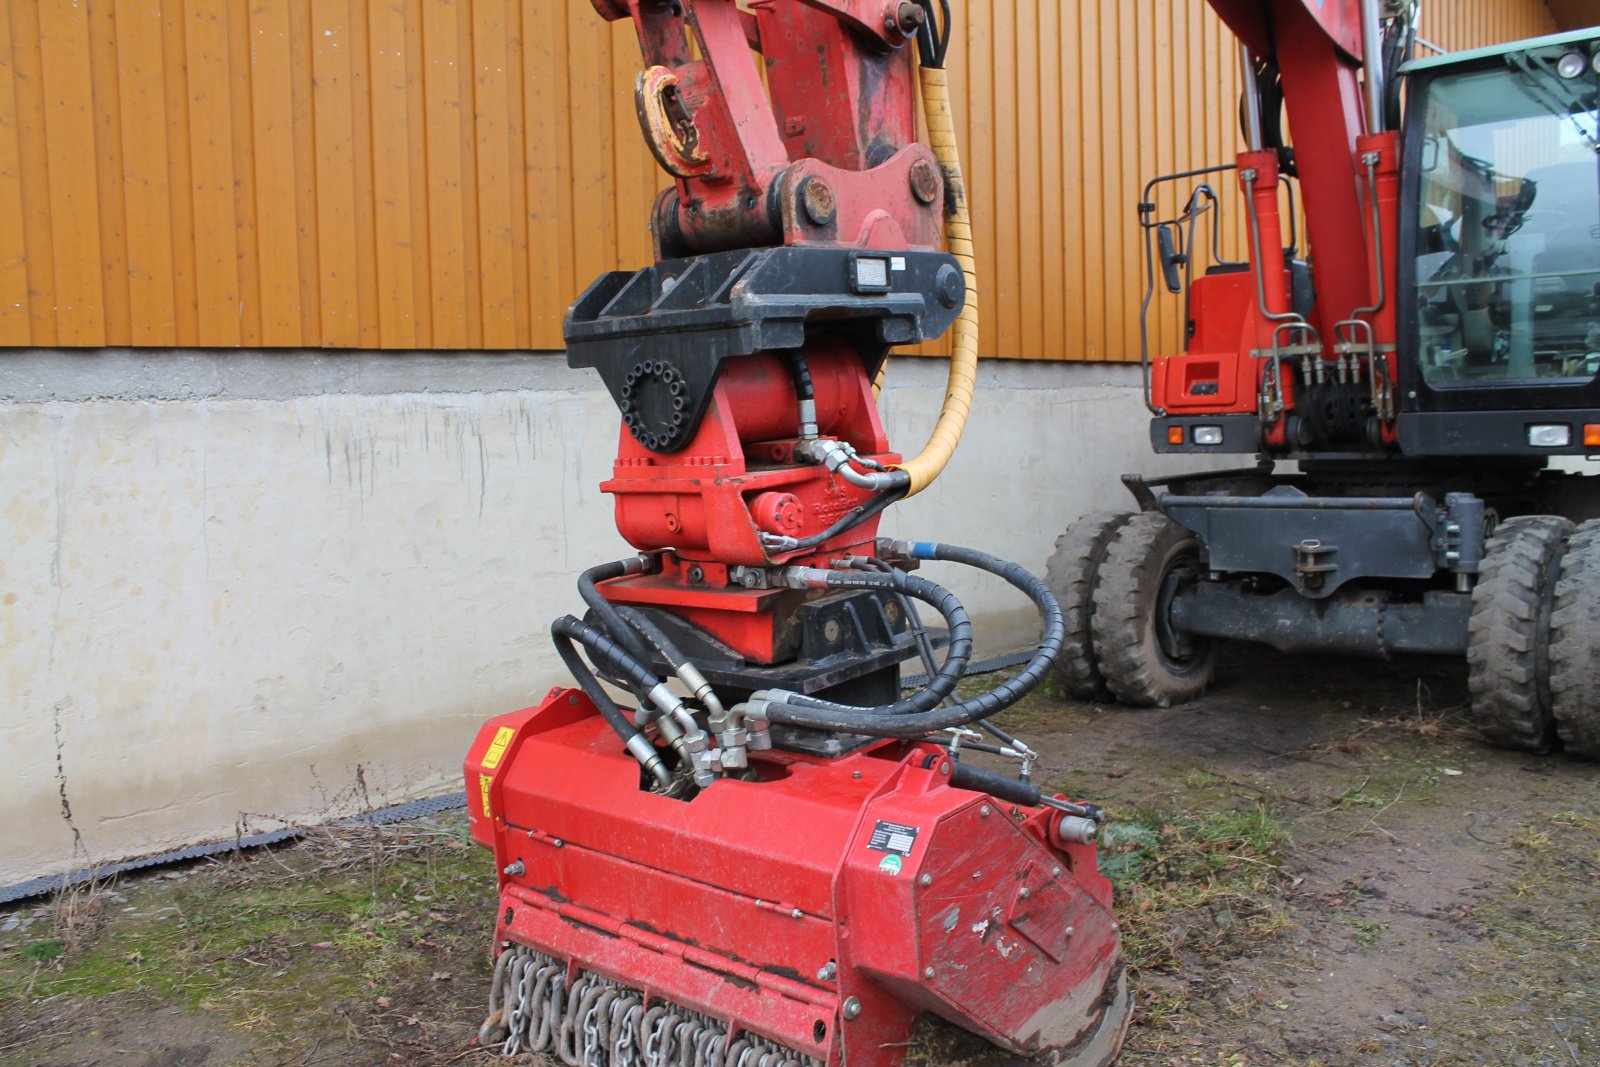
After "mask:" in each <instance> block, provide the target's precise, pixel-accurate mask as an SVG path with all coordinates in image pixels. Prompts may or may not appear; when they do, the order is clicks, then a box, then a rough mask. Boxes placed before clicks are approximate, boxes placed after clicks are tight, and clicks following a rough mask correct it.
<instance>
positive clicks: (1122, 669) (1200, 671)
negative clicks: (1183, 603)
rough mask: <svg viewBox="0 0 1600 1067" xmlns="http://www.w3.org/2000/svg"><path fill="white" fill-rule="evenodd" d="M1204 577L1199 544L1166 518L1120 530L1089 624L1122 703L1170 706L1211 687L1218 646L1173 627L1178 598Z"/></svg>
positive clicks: (1152, 517)
mask: <svg viewBox="0 0 1600 1067" xmlns="http://www.w3.org/2000/svg"><path fill="white" fill-rule="evenodd" d="M1200 573H1201V565H1200V539H1199V538H1198V537H1196V536H1195V535H1194V534H1193V533H1191V532H1190V531H1188V530H1186V529H1184V528H1183V527H1182V526H1179V525H1178V524H1177V523H1175V522H1173V521H1172V520H1171V519H1169V518H1167V517H1166V516H1165V515H1162V514H1160V513H1158V512H1153V511H1146V512H1141V513H1140V514H1138V515H1134V516H1133V517H1132V518H1130V519H1129V520H1128V521H1127V522H1126V523H1124V524H1123V525H1122V526H1121V527H1119V528H1118V529H1117V531H1116V534H1115V536H1114V537H1113V538H1112V539H1111V543H1110V544H1109V545H1108V546H1107V548H1106V558H1105V561H1104V562H1103V563H1102V564H1101V566H1100V582H1099V584H1098V585H1097V586H1096V588H1095V590H1094V614H1093V616H1092V617H1091V618H1090V620H1089V622H1090V630H1091V632H1092V633H1093V636H1094V651H1095V656H1096V658H1097V659H1098V660H1099V663H1100V673H1101V674H1102V675H1103V676H1104V677H1105V681H1106V685H1107V687H1108V688H1110V690H1111V692H1112V693H1113V694H1114V695H1115V696H1116V698H1117V699H1118V700H1119V701H1121V702H1122V703H1124V704H1131V705H1133V706H1135V707H1157V708H1167V707H1171V706H1172V705H1174V704H1182V703H1185V702H1187V701H1190V700H1193V699H1194V698H1195V697H1197V696H1199V695H1200V694H1201V693H1203V692H1204V691H1205V688H1206V686H1207V685H1208V684H1210V682H1211V675H1212V673H1213V671H1215V669H1216V663H1217V643H1216V642H1215V641H1213V640H1211V639H1210V638H1208V637H1196V636H1194V635H1192V634H1188V633H1184V632H1183V631H1181V630H1178V629H1176V628H1175V627H1174V626H1173V625H1172V622H1171V608H1172V602H1173V599H1174V598H1175V596H1176V594H1177V593H1178V591H1179V590H1180V589H1183V588H1184V587H1185V586H1187V585H1190V584H1192V583H1194V582H1195V581H1197V580H1198V579H1199V577H1200Z"/></svg>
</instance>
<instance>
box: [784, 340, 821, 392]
mask: <svg viewBox="0 0 1600 1067" xmlns="http://www.w3.org/2000/svg"><path fill="white" fill-rule="evenodd" d="M788 355H789V375H790V377H792V378H793V379H794V397H795V399H796V400H815V399H816V396H817V392H816V386H815V385H813V384H812V382H811V364H810V363H807V362H806V357H805V353H803V352H801V351H800V350H799V349H798V348H796V349H794V350H792V351H790V352H789V354H788Z"/></svg>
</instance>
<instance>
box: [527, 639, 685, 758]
mask: <svg viewBox="0 0 1600 1067" xmlns="http://www.w3.org/2000/svg"><path fill="white" fill-rule="evenodd" d="M550 637H551V640H552V641H553V642H554V644H555V646H556V655H558V656H560V657H561V662H562V663H564V664H566V667H567V670H568V671H570V672H571V673H572V677H573V678H574V679H575V680H576V681H577V683H578V687H579V688H580V689H582V690H583V692H584V695H585V696H587V697H588V698H589V700H590V701H591V702H592V703H593V704H594V706H595V707H596V708H597V709H598V710H599V712H600V716H601V718H603V719H605V720H606V724H607V725H609V726H610V727H611V728H612V729H613V730H615V731H616V732H617V736H618V737H620V738H622V743H623V745H624V747H626V748H627V750H628V752H629V753H630V754H631V755H632V756H633V757H634V758H635V759H637V760H638V761H639V762H640V763H641V764H643V765H644V769H645V770H646V771H648V772H650V775H651V776H652V777H653V778H655V780H656V783H657V784H658V785H660V786H661V787H662V788H663V789H665V788H667V787H670V786H671V785H672V772H671V771H669V770H668V769H667V766H666V764H665V763H663V762H661V757H660V756H659V755H657V754H656V751H655V746H654V745H652V744H651V743H650V742H649V740H647V739H646V738H645V736H644V735H643V734H642V733H640V732H639V728H638V727H636V726H634V725H633V723H631V722H629V721H628V717H627V716H626V715H624V714H623V713H622V709H621V708H619V707H617V702H616V701H614V700H612V699H611V694H610V693H607V692H606V691H605V688H604V687H603V686H601V685H600V682H599V681H598V680H597V679H596V678H595V676H594V672H593V671H591V670H590V669H589V665H588V664H587V663H585V662H584V661H583V657H582V656H580V655H579V654H578V649H577V647H576V646H575V645H574V644H573V642H574V641H578V642H581V643H582V644H583V645H584V647H585V648H587V649H589V650H590V652H591V653H593V654H594V655H595V656H596V658H597V659H602V658H603V659H607V660H610V664H609V665H611V666H617V667H621V668H622V670H621V671H620V672H618V673H621V674H623V675H628V674H635V675H639V674H642V675H643V676H644V679H642V680H647V679H648V677H649V673H648V672H647V671H645V670H644V668H642V667H640V666H639V665H638V664H637V663H633V662H632V661H631V658H630V657H628V655H627V654H626V653H624V652H623V651H622V650H621V649H620V648H618V647H617V646H616V643H615V642H613V641H611V640H610V639H609V638H607V637H606V636H605V635H604V634H602V633H601V632H600V631H599V630H596V629H595V628H594V627H592V626H589V625H587V624H585V623H582V622H579V621H578V620H577V619H574V618H573V617H572V616H571V615H563V616H562V617H561V618H559V619H557V620H556V621H555V622H553V623H551V624H550ZM608 645H609V646H610V648H606V646H608ZM630 666H632V667H633V668H636V670H633V671H630V670H629V669H628V668H629V667H630Z"/></svg>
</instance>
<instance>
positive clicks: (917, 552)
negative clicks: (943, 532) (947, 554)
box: [911, 541, 939, 559]
mask: <svg viewBox="0 0 1600 1067" xmlns="http://www.w3.org/2000/svg"><path fill="white" fill-rule="evenodd" d="M938 550H939V542H937V541H913V542H911V554H912V555H913V556H916V557H917V558H918V559H937V558H938Z"/></svg>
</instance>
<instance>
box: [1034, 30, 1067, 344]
mask: <svg viewBox="0 0 1600 1067" xmlns="http://www.w3.org/2000/svg"><path fill="white" fill-rule="evenodd" d="M1037 8H1038V19H1039V23H1038V27H1039V30H1038V36H1037V37H1036V38H1035V39H1034V41H1033V54H1034V57H1035V58H1034V62H1035V63H1036V65H1037V66H1036V69H1037V71H1038V80H1039V90H1038V94H1037V95H1038V99H1039V127H1038V134H1037V136H1038V143H1039V153H1038V157H1039V161H1038V168H1039V180H1038V186H1037V188H1038V192H1037V196H1038V202H1039V207H1040V226H1039V246H1040V247H1039V254H1038V259H1037V260H1035V262H1036V263H1038V264H1039V287H1040V291H1041V293H1042V300H1041V302H1040V304H1039V307H1038V311H1037V313H1036V316H1037V319H1038V323H1039V331H1038V335H1037V338H1036V341H1035V343H1036V344H1037V345H1038V351H1037V352H1036V353H1035V358H1038V359H1062V358H1064V357H1065V355H1066V353H1065V352H1064V351H1063V350H1062V342H1063V340H1064V338H1065V336H1066V332H1067V331H1066V312H1067V306H1068V304H1069V303H1071V302H1072V300H1073V295H1074V290H1073V289H1072V288H1069V286H1068V281H1067V278H1066V258H1067V256H1068V254H1069V253H1068V249H1067V240H1066V228H1065V226H1064V224H1063V223H1062V199H1063V185H1064V184H1065V175H1064V174H1063V173H1062V169H1061V147H1062V144H1063V142H1064V141H1065V140H1066V137H1067V131H1066V130H1064V129H1062V125H1061V76H1062V67H1063V55H1062V49H1063V42H1062V40H1061V5H1060V4H1056V3H1049V2H1040V3H1039V4H1038V5H1037Z"/></svg>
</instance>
